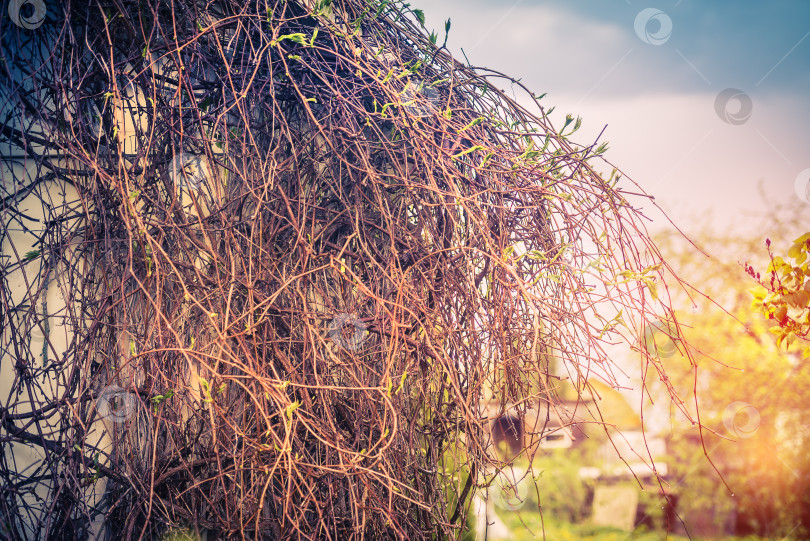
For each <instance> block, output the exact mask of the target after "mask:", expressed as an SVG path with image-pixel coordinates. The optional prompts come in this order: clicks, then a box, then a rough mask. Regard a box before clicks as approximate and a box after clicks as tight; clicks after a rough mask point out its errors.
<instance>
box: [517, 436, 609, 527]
mask: <svg viewBox="0 0 810 541" xmlns="http://www.w3.org/2000/svg"><path fill="white" fill-rule="evenodd" d="M582 465H583V463H582V461H581V460H580V457H579V453H576V452H574V453H571V452H570V451H569V450H568V449H556V450H555V451H554V452H553V453H551V454H549V455H548V456H543V457H540V458H537V459H535V461H534V469H535V471H537V472H540V476H539V478H538V479H537V492H536V493H535V494H532V496H533V497H534V498H537V503H539V509H540V511H541V512H542V513H543V515H544V516H552V517H554V518H556V519H558V520H563V521H567V522H579V521H582V520H584V519H585V518H587V516H588V514H589V512H590V506H589V505H586V503H587V502H586V499H587V497H588V489H589V488H591V489H592V488H593V487H592V486H590V487H589V486H588V485H589V484H591V481H589V480H583V479H580V477H579V469H580V468H581V467H582ZM532 503H534V502H532ZM529 507H531V506H529ZM534 507H535V508H537V506H536V505H535V506H534Z"/></svg>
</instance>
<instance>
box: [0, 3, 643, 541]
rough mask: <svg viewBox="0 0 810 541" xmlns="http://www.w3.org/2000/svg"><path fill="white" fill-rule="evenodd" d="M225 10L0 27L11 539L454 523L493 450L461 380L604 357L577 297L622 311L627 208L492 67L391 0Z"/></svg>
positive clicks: (630, 295) (143, 9) (80, 11)
mask: <svg viewBox="0 0 810 541" xmlns="http://www.w3.org/2000/svg"><path fill="white" fill-rule="evenodd" d="M242 4H243V3H242V2H228V1H225V0H222V1H217V2H210V3H206V2H196V3H195V2H190V1H175V2H173V3H163V2H153V3H148V2H128V1H123V2H93V3H92V5H91V6H89V7H85V6H79V5H66V6H64V7H62V6H59V7H57V6H50V7H49V10H50V11H49V13H48V20H47V21H46V24H45V25H43V26H42V27H39V28H37V29H34V30H25V29H20V28H17V27H14V26H12V27H9V28H7V29H4V38H3V39H4V50H5V53H4V54H5V56H6V65H5V68H4V69H5V70H6V72H7V73H6V74H5V75H6V76H7V77H8V82H7V83H5V84H4V86H3V92H4V96H3V97H4V99H5V100H6V101H8V103H9V104H11V105H10V106H9V107H7V108H6V110H5V112H6V113H8V116H7V119H6V120H4V122H5V124H4V126H3V141H4V143H5V145H4V151H3V158H4V177H3V179H2V182H3V188H4V202H3V205H4V206H3V212H4V224H5V227H4V232H3V234H4V242H6V246H10V244H9V243H11V244H13V242H12V240H10V239H11V238H12V237H11V231H12V230H13V229H14V228H13V227H12V226H13V224H14V223H20V224H22V223H23V222H24V221H25V217H24V216H20V215H19V212H22V211H23V210H24V209H22V206H21V201H23V200H24V198H26V197H36V198H39V199H40V200H41V201H42V206H43V208H47V209H49V211H48V212H50V213H51V215H50V218H49V219H46V220H45V221H44V225H43V227H42V232H41V234H39V241H40V245H41V246H40V248H38V250H39V253H36V254H35V253H32V252H25V253H19V252H17V253H15V254H14V255H13V256H10V257H6V258H4V260H3V263H2V264H3V266H4V283H3V287H4V292H3V301H2V302H3V327H4V328H6V329H7V331H6V334H5V335H4V342H3V348H4V351H3V358H2V362H3V364H4V366H3V369H4V370H7V369H8V366H9V363H13V364H14V374H15V378H14V380H13V383H11V385H12V388H11V389H8V390H7V391H5V390H4V392H8V394H7V395H4V396H3V401H4V404H3V409H2V411H0V414H2V416H3V427H4V428H3V438H4V440H3V441H4V443H3V445H4V446H6V453H5V455H4V458H3V460H4V462H3V469H2V474H3V476H4V479H3V483H4V484H5V485H6V486H7V487H8V488H7V489H4V492H3V494H2V513H3V518H4V522H5V523H6V524H8V526H7V528H9V531H10V532H12V533H15V532H16V534H18V535H26V536H35V535H40V536H44V535H46V534H47V533H51V534H53V533H54V532H60V533H62V534H64V533H65V532H73V534H75V535H84V534H86V533H87V532H86V530H87V528H88V524H89V520H94V519H95V520H97V521H98V520H101V521H102V522H103V523H104V527H106V528H107V531H108V532H117V533H115V534H114V537H116V538H117V537H119V536H124V537H126V538H140V537H141V536H146V537H147V538H151V537H156V536H159V535H160V534H161V532H163V531H165V530H166V529H167V528H169V527H176V526H192V527H199V528H204V529H207V530H209V531H213V532H217V534H218V535H220V536H223V537H227V536H234V537H238V536H239V532H247V534H246V535H247V536H248V537H266V538H269V539H276V538H279V539H280V538H296V539H299V538H300V539H316V538H318V539H321V538H323V539H348V538H353V537H357V538H359V537H361V536H362V535H365V537H366V538H369V539H382V538H400V539H420V538H428V537H431V536H435V535H438V536H440V537H441V536H445V535H450V536H453V535H456V533H457V532H458V528H459V527H460V525H461V524H462V522H463V518H464V516H465V515H466V507H467V506H468V505H469V501H470V495H471V494H472V491H470V490H469V487H467V489H466V490H465V487H466V486H467V484H468V483H467V480H468V478H469V479H470V481H469V484H470V485H471V486H472V487H473V489H474V488H475V486H478V485H480V483H482V482H486V480H485V478H484V477H482V473H481V472H484V471H487V467H488V466H492V465H495V466H498V464H499V462H498V460H497V457H496V456H495V455H494V454H492V453H491V452H488V451H487V449H486V448H485V447H486V444H485V442H484V438H483V434H484V427H485V424H486V423H487V422H488V420H487V419H485V418H484V413H483V411H484V409H482V407H481V403H482V400H486V399H489V398H492V397H494V398H496V399H497V400H499V401H500V402H501V403H503V404H506V403H513V404H519V407H518V409H523V408H525V407H537V405H538V404H551V405H552V406H553V405H554V403H555V395H554V391H553V388H552V387H553V384H552V383H550V382H551V381H552V380H550V379H549V367H548V363H549V359H551V358H552V357H556V358H560V359H562V360H563V361H565V365H564V366H565V367H566V369H567V371H568V374H570V375H571V376H573V377H575V378H576V379H577V380H578V385H579V387H578V388H583V386H584V385H586V383H587V377H588V375H589V374H591V373H594V372H596V373H599V374H601V375H602V377H605V378H607V379H610V373H611V371H610V364H609V362H607V359H606V358H605V356H604V354H603V353H601V348H600V347H599V345H600V340H601V339H603V336H602V335H598V336H597V333H598V331H599V329H598V328H597V329H594V328H593V319H592V318H590V317H589V314H591V313H592V311H593V310H594V308H593V307H594V305H595V304H597V303H599V302H605V303H606V305H607V306H608V309H607V311H608V313H610V312H611V310H615V309H616V308H615V307H616V306H618V307H622V306H631V307H632V306H638V304H639V303H641V305H640V306H641V307H642V308H643V307H644V303H643V300H644V298H645V297H644V292H643V291H641V290H639V289H638V288H637V287H631V286H626V287H625V288H624V289H620V288H618V287H617V286H616V285H615V284H614V283H613V282H611V280H610V279H609V278H607V277H609V276H611V275H612V274H611V271H615V270H617V269H627V268H631V269H638V268H641V267H642V265H641V264H642V262H641V261H640V259H641V256H640V255H639V250H638V249H636V248H635V246H634V245H633V243H632V235H633V234H636V233H638V227H637V225H636V224H637V221H638V215H637V214H636V212H635V211H634V210H633V209H632V208H631V206H630V205H629V204H628V202H627V201H626V200H625V198H624V197H623V195H622V194H621V192H620V191H619V190H618V189H617V188H616V187H615V182H613V181H612V180H611V181H610V182H608V181H606V180H605V179H603V178H601V177H600V176H599V175H598V174H597V173H595V172H594V171H593V170H592V168H591V166H590V165H589V164H588V161H587V160H588V159H590V158H592V157H594V155H598V152H596V151H595V150H594V149H593V148H592V147H578V146H576V145H573V144H571V143H569V142H568V140H567V138H566V137H565V136H563V135H561V134H560V133H558V132H557V131H555V130H554V129H553V128H552V127H551V125H550V124H549V122H548V120H547V119H546V117H545V114H544V113H543V110H542V108H539V106H536V109H535V111H534V112H530V111H528V110H526V109H524V108H523V107H522V106H520V105H519V104H517V103H516V102H514V101H513V100H512V99H510V98H509V97H507V96H506V95H505V94H503V93H502V92H500V91H498V90H497V89H496V88H494V87H493V86H492V85H493V81H497V80H498V77H499V75H498V74H492V73H491V72H485V71H483V70H476V69H473V68H471V67H469V66H465V65H462V64H460V63H458V62H456V61H454V60H453V59H452V58H451V57H450V56H449V55H448V53H447V51H446V50H442V49H439V48H437V47H436V46H435V44H433V43H432V42H431V40H430V39H429V38H428V37H426V36H425V33H424V31H423V30H422V29H421V28H420V26H419V24H418V22H416V21H415V19H418V18H415V17H414V16H413V13H412V12H409V11H408V9H407V8H404V7H402V6H401V5H399V4H395V3H390V2H383V3H379V2H363V1H360V0H345V1H342V2H336V3H335V4H334V5H332V6H328V5H326V4H325V3H323V2H319V3H317V4H312V3H311V2H310V3H306V2H305V3H304V4H296V3H293V2H276V3H267V4H265V3H260V2H249V3H247V4H248V5H244V6H243V5H242ZM169 6H171V7H169ZM488 73H489V74H490V75H489V76H488V75H487V74H488ZM493 77H494V78H493ZM59 190H62V191H64V192H65V193H68V192H69V193H70V194H75V195H74V196H73V197H74V199H73V200H72V201H71V202H70V203H71V204H70V205H68V206H60V205H59V204H56V203H54V202H53V201H52V200H49V198H51V199H52V195H49V194H53V193H54V192H55V191H59ZM32 194H33V195H32ZM65 197H67V196H65ZM67 198H68V199H70V198H69V197H67ZM27 227H31V224H29V225H28V226H27ZM641 238H646V237H644V236H643V235H642V236H641ZM587 247H589V249H590V253H591V255H593V254H596V256H597V259H598V261H599V265H595V266H594V268H603V269H604V272H603V273H599V272H592V273H591V275H586V274H584V273H583V272H581V271H578V270H576V269H577V268H579V267H582V265H581V262H582V260H583V257H584V256H585V255H586V253H585V250H586V248H587ZM614 247H620V249H619V248H616V249H614ZM4 253H9V252H8V251H6V252H4ZM600 266H601V267H600ZM21 272H23V273H25V275H26V276H36V277H37V279H36V280H32V281H29V282H30V283H28V284H27V285H25V287H24V291H25V292H26V293H25V295H23V297H20V296H19V295H16V296H15V295H13V294H12V293H11V291H10V289H11V288H12V287H13V285H12V278H11V277H13V276H17V275H15V274H14V273H18V274H19V273H21ZM588 279H591V281H595V282H599V281H600V280H601V281H602V282H604V283H603V287H589V284H588V283H587V281H588ZM54 280H57V281H58V285H59V288H60V289H59V290H60V291H61V292H62V295H63V298H64V300H63V308H61V309H60V310H59V311H58V313H56V312H54V313H51V314H49V313H48V312H47V311H44V312H43V311H42V310H40V309H39V308H38V307H40V306H42V305H43V301H44V300H47V299H46V296H47V294H48V291H49V289H48V288H49V287H51V286H53V284H52V282H53V281H54ZM591 285H592V284H591ZM608 290H609V291H611V292H612V293H606V291H608ZM38 310H39V311H38ZM38 313H39V314H40V316H39V319H38V318H37V317H38V316H37V314H38ZM43 314H44V315H43ZM49 321H52V322H53V323H51V326H52V327H53V326H54V325H57V324H58V327H59V329H61V330H62V331H63V332H64V334H65V336H66V337H67V338H66V339H65V341H64V342H65V343H64V345H63V351H62V350H60V348H59V346H58V345H56V344H53V343H50V342H52V341H51V340H50V337H51V336H52V334H53V329H51V328H43V327H47V326H48V322H49ZM32 328H33V329H36V328H40V329H41V331H42V332H43V333H44V336H45V338H46V340H45V342H49V343H50V345H46V346H44V348H43V347H39V348H37V347H36V346H35V345H32V343H33V342H32V341H30V340H26V338H25V337H26V336H28V334H29V333H31V331H32ZM603 330H604V329H603ZM608 330H610V329H608ZM605 336H610V334H609V333H608V334H607V335H605ZM40 357H41V358H40ZM111 386H115V387H111ZM116 387H120V388H121V389H122V391H121V393H123V395H122V396H123V409H119V410H117V411H115V410H114V408H113V409H112V410H110V408H111V406H110V404H109V402H110V401H109V400H106V401H105V399H104V396H105V394H104V393H105V392H108V391H109V389H110V388H116ZM118 398H119V399H121V397H120V396H119V397H118ZM100 404H101V406H100ZM104 405H106V407H107V408H108V410H109V411H106V412H105V410H104V408H103V407H102V406H104ZM38 411H40V413H36V412H38ZM31 412H34V413H31ZM9 442H14V444H15V445H16V446H17V447H15V448H19V446H21V445H22V446H25V447H26V448H30V449H35V450H37V449H38V450H39V451H36V452H42V453H44V454H43V455H42V456H41V457H40V458H41V461H40V465H41V467H40V469H39V470H37V474H36V475H31V473H30V471H21V470H20V468H19V467H18V465H17V464H15V462H14V460H13V459H12V458H11V454H12V451H13V449H12V447H10V445H11V444H10V443H9ZM471 472H472V474H471ZM482 479H483V480H482ZM31 487H34V488H37V489H38V490H39V491H40V492H39V494H40V497H38V498H31V497H30V495H29V496H24V495H23V494H22V492H24V491H25V490H27V489H29V488H31ZM99 487H103V489H99ZM67 494H70V495H71V496H70V497H68V496H66V495H67ZM460 494H461V495H462V501H461V502H458V497H459V495H460ZM73 495H78V496H79V497H74V496H73ZM21 510H22V511H21ZM37 519H42V525H41V526H31V524H32V523H33V524H35V523H36V520H37ZM451 519H452V521H451ZM26 528H28V530H26ZM36 528H39V529H38V530H37V529H36ZM32 532H36V533H32Z"/></svg>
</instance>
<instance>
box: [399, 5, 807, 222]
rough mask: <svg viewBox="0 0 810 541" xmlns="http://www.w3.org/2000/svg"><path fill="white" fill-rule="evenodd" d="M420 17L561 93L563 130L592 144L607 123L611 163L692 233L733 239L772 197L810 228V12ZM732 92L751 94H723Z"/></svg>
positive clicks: (475, 8)
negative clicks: (799, 209)
mask: <svg viewBox="0 0 810 541" xmlns="http://www.w3.org/2000/svg"><path fill="white" fill-rule="evenodd" d="M414 7H419V8H422V9H424V12H425V15H426V18H427V26H428V28H429V29H430V28H436V29H443V28H444V20H445V19H447V18H448V17H449V18H450V19H451V20H452V28H451V32H450V39H449V42H448V46H449V48H450V50H451V52H452V53H453V55H454V56H456V57H457V58H459V59H461V60H463V59H464V56H463V55H462V53H461V49H462V48H463V49H464V52H465V53H466V55H467V58H469V60H470V61H471V63H472V64H474V65H479V66H486V67H489V68H493V69H497V70H499V71H503V72H506V73H508V74H510V75H512V76H514V77H516V78H521V79H522V82H523V83H524V84H526V85H527V86H528V87H529V88H530V89H532V90H533V91H535V92H536V93H543V92H548V96H547V97H546V98H544V102H545V104H546V105H547V106H551V105H555V106H556V107H557V110H556V112H555V115H559V116H558V117H556V118H555V117H552V118H553V119H555V120H557V121H560V120H561V119H562V118H564V116H565V114H566V113H571V114H574V115H575V116H576V115H580V116H582V117H583V128H582V130H581V131H580V133H579V137H580V142H583V143H587V142H589V140H592V139H593V138H594V137H595V136H596V135H597V134H598V133H599V132H600V131H601V130H602V128H603V127H604V126H605V125H607V126H608V128H607V130H606V132H605V136H603V140H604V139H606V140H608V141H609V142H610V147H611V150H610V151H609V152H608V154H607V158H608V159H609V160H611V161H612V162H613V163H614V164H615V165H617V166H619V167H620V168H621V169H622V170H623V171H624V172H625V173H627V174H628V175H629V176H630V177H631V178H632V179H633V180H635V181H636V182H638V183H639V184H640V185H641V186H642V187H643V188H644V189H645V190H646V191H647V192H648V193H650V194H651V195H654V196H655V197H656V202H657V203H658V204H659V205H660V206H661V207H662V208H663V209H664V210H665V211H666V212H667V213H668V214H669V215H670V216H671V217H672V218H673V219H674V220H675V221H676V223H677V224H678V225H679V226H681V227H684V228H685V229H686V230H687V231H688V230H689V226H690V223H692V222H693V221H694V220H695V217H696V216H699V217H701V218H703V217H705V216H708V215H712V216H713V219H712V222H711V223H712V224H713V225H714V226H715V227H717V228H719V229H726V228H730V227H732V226H734V227H739V226H743V227H744V226H745V224H748V223H752V222H751V221H750V220H749V219H748V218H747V216H748V213H750V212H756V211H758V210H761V209H762V208H763V201H762V196H761V192H764V193H765V194H766V196H767V197H768V198H769V199H770V200H772V201H774V202H779V203H785V202H794V203H797V204H800V205H805V206H806V208H807V211H808V217H809V218H810V204H808V203H806V202H805V201H802V200H801V199H800V198H799V195H797V193H796V187H797V185H801V186H804V185H805V182H804V179H805V178H806V179H807V181H808V182H810V2H803V1H798V0H794V1H777V2H767V3H766V2H744V1H738V2H732V1H715V2H698V1H695V0H680V1H674V0H673V1H669V2H660V3H656V4H649V3H641V2H638V1H637V0H633V1H626V0H623V1H619V0H613V1H604V0H603V1H598V0H588V1H578V2H570V1H564V0H548V1H538V0H516V1H512V0H506V1H494V0H431V1H430V2H427V1H426V2H424V4H421V5H420V4H418V3H415V4H414ZM649 8H652V9H651V10H649V11H647V12H644V11H643V10H645V9H649ZM639 14H642V15H639ZM651 15H652V17H651ZM637 18H639V21H638V22H637V20H636V19H637ZM645 23H646V24H645ZM662 25H663V26H662ZM670 28H671V31H670ZM637 29H638V32H637ZM728 88H732V89H736V90H738V91H739V92H728V93H726V94H721V93H722V92H723V91H724V90H725V89H728ZM727 95H728V96H736V97H731V98H727V97H726V96H727ZM718 96H720V97H718ZM797 179H798V180H797ZM648 210H652V209H648ZM808 221H809V222H810V220H808ZM656 223H659V224H662V226H663V221H662V220H660V219H659V220H658V221H657V222H656ZM656 227H657V226H653V229H655V228H656Z"/></svg>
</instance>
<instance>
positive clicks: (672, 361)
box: [646, 208, 810, 539]
mask: <svg viewBox="0 0 810 541" xmlns="http://www.w3.org/2000/svg"><path fill="white" fill-rule="evenodd" d="M793 211H794V212H793V214H791V213H790V212H776V211H775V210H773V209H772V210H771V211H770V213H769V214H772V215H779V216H781V221H779V222H776V221H774V222H771V223H770V225H768V224H767V223H766V224H765V226H764V227H762V228H760V229H759V230H760V231H768V232H769V234H770V235H771V236H772V238H779V239H786V238H791V237H790V234H789V233H788V231H790V229H791V227H795V225H796V222H797V221H799V220H800V216H801V214H800V212H801V209H795V208H794V209H793ZM791 215H792V216H795V217H796V218H795V219H793V220H791V219H789V218H787V219H786V218H785V216H791ZM794 231H795V229H794ZM668 240H671V242H668ZM693 240H694V242H695V244H692V245H684V244H683V243H681V242H679V241H678V240H677V239H674V237H673V238H672V239H663V242H661V241H659V245H660V246H661V248H662V252H663V253H664V255H665V257H667V259H668V260H669V261H671V262H672V264H673V267H674V268H675V269H677V271H678V272H679V273H680V274H681V275H683V276H684V277H685V279H686V280H687V281H690V282H692V283H696V284H700V287H701V291H702V292H703V293H705V294H706V295H705V296H704V297H703V298H701V297H700V296H698V295H695V296H693V297H692V298H689V299H680V300H679V301H678V300H676V302H675V304H676V305H678V304H681V305H682V306H684V307H685V308H686V309H685V310H683V311H682V313H679V314H678V318H679V321H680V323H681V332H682V335H683V336H684V338H686V341H687V342H688V343H689V344H690V345H689V348H688V349H683V348H681V349H682V351H680V353H676V354H675V355H673V356H671V357H669V358H664V359H662V364H663V365H664V367H665V368H666V369H667V370H668V374H669V376H670V377H671V378H672V381H671V382H670V383H671V384H673V385H675V387H676V389H678V390H680V391H682V392H683V393H684V394H683V395H682V396H689V395H690V394H691V395H692V397H691V399H690V400H689V401H688V402H689V403H688V404H687V405H686V407H687V408H688V410H689V411H690V413H693V414H695V415H697V414H698V413H699V419H700V422H701V423H702V425H703V426H702V427H700V426H698V425H693V424H692V423H691V422H688V421H687V420H686V419H685V418H684V417H683V416H682V415H680V414H679V413H678V412H675V413H673V414H672V415H671V429H672V435H671V441H670V446H669V447H670V459H669V462H670V463H669V466H670V478H669V483H670V487H671V490H673V491H674V492H675V493H677V495H678V496H679V502H678V512H679V514H680V515H681V517H682V518H683V519H684V520H685V522H686V525H687V528H689V527H690V526H691V528H692V529H691V530H690V533H692V534H695V535H698V536H700V535H703V534H704V532H709V531H712V529H714V531H715V532H717V533H719V532H722V531H723V530H726V531H728V530H734V531H736V532H737V533H738V534H758V535H762V536H769V537H770V536H787V537H788V538H795V539H803V538H807V536H810V495H809V494H810V460H808V458H807V455H808V452H807V451H808V447H810V425H808V424H807V419H808V418H810V403H809V402H808V400H807V398H806V393H807V389H808V388H810V368H808V366H807V363H805V362H803V360H802V359H801V358H800V356H799V355H798V354H796V353H788V352H786V351H785V350H784V348H783V349H779V348H778V347H777V346H776V344H775V343H774V341H773V340H772V339H771V338H770V335H769V328H772V325H773V322H772V321H770V320H769V319H766V317H767V316H773V315H774V314H775V311H774V310H772V309H771V307H770V306H767V307H766V304H767V303H764V302H763V303H761V304H760V306H761V309H760V310H758V313H752V311H751V309H750V299H751V297H750V292H749V288H750V277H749V275H750V272H751V271H750V269H751V265H749V264H748V263H747V262H744V261H745V258H750V257H753V258H756V256H757V253H756V251H755V250H756V247H757V246H758V245H761V242H762V239H761V238H757V236H756V235H751V237H744V236H740V235H736V236H735V235H734V234H733V233H729V234H726V235H724V234H722V233H718V232H716V231H715V230H712V229H708V228H707V229H703V230H702V232H699V233H698V234H696V235H694V237H693ZM806 240H807V239H804V240H802V238H800V239H797V241H796V242H805V243H806ZM697 246H700V249H701V250H702V251H703V252H705V253H701V252H700V251H699V250H698V249H696V248H697ZM794 246H795V243H794ZM804 246H805V248H806V244H805V245H804ZM802 250H804V248H802ZM707 255H708V256H709V257H707ZM797 257H798V258H801V254H799V253H798V252H797V251H796V249H794V248H791V250H789V258H791V259H793V260H794V261H797ZM805 257H806V256H805ZM780 261H781V262H780ZM774 262H776V264H775V265H774V264H773V263H774ZM799 264H804V268H806V263H805V260H802V261H799ZM772 265H773V269H774V270H775V272H776V273H777V275H778V276H777V278H776V279H775V284H776V286H777V289H778V288H779V287H785V288H793V291H796V290H798V289H799V284H798V281H797V280H795V279H793V280H791V281H787V280H786V279H783V278H784V277H785V276H786V275H787V274H788V269H787V268H786V267H787V262H786V261H785V260H784V259H777V258H773V260H772ZM793 267H794V265H791V269H790V272H791V273H793V272H795V271H794V269H793ZM802 272H804V270H802ZM777 280H782V283H783V284H785V282H787V285H783V286H779V284H778V282H777ZM779 294H780V295H782V296H783V297H784V296H785V294H786V291H781V292H780V293H779ZM764 298H765V297H764V296H763V297H761V299H764ZM769 302H770V303H771V304H776V305H778V304H779V303H780V302H788V301H787V300H784V301H782V300H779V298H778V296H773V297H771V299H770V301H769ZM690 305H691V306H690ZM784 340H787V338H784V339H783V341H784ZM646 383H647V384H648V385H649V386H651V387H652V388H656V387H657V388H659V389H660V387H661V383H660V382H653V381H648V382H646ZM652 394H653V396H655V394H656V391H655V390H653V392H652ZM706 455H708V457H709V459H710V460H706ZM715 469H716V470H717V471H715ZM718 472H719V474H720V475H718Z"/></svg>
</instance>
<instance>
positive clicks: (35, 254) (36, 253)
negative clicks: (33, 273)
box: [24, 250, 40, 261]
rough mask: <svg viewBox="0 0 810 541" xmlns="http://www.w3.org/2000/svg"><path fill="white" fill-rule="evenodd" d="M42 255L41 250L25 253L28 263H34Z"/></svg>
mask: <svg viewBox="0 0 810 541" xmlns="http://www.w3.org/2000/svg"><path fill="white" fill-rule="evenodd" d="M39 254H40V251H39V250H31V251H30V252H26V253H25V258H24V259H25V260H26V261H33V260H34V259H36V258H38V257H39Z"/></svg>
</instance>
